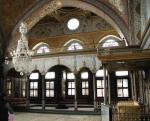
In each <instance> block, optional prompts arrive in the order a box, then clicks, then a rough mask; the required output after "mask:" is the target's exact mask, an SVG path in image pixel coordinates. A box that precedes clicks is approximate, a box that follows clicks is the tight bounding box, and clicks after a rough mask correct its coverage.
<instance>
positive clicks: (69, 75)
mask: <svg viewBox="0 0 150 121" xmlns="http://www.w3.org/2000/svg"><path fill="white" fill-rule="evenodd" d="M67 79H75V76H74V74H73V73H67Z"/></svg>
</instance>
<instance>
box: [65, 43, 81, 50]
mask: <svg viewBox="0 0 150 121" xmlns="http://www.w3.org/2000/svg"><path fill="white" fill-rule="evenodd" d="M80 49H83V47H82V46H81V44H80V43H78V42H75V43H72V44H71V45H70V46H69V47H68V50H80Z"/></svg>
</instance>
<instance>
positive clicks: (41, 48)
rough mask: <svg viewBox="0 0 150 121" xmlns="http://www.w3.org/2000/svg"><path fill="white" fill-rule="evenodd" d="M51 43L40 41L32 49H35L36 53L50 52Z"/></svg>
mask: <svg viewBox="0 0 150 121" xmlns="http://www.w3.org/2000/svg"><path fill="white" fill-rule="evenodd" d="M49 48H50V47H49V45H48V44H46V43H43V42H40V43H38V44H36V45H35V46H34V47H33V48H32V50H34V52H35V54H44V53H49V52H50V49H49Z"/></svg>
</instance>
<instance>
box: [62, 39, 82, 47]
mask: <svg viewBox="0 0 150 121" xmlns="http://www.w3.org/2000/svg"><path fill="white" fill-rule="evenodd" d="M72 42H79V43H82V44H84V43H83V42H82V41H81V40H79V39H71V40H69V41H68V42H66V43H65V44H64V46H67V45H68V44H70V43H72Z"/></svg>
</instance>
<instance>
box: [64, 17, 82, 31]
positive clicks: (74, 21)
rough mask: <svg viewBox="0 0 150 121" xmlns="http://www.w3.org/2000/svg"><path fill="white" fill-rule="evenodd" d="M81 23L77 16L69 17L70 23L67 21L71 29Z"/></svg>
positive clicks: (74, 28)
mask: <svg viewBox="0 0 150 121" xmlns="http://www.w3.org/2000/svg"><path fill="white" fill-rule="evenodd" d="M79 25H80V22H79V20H78V19H77V18H71V19H69V21H68V23H67V27H68V28H69V29H70V30H76V29H77V28H78V27H79Z"/></svg>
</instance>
